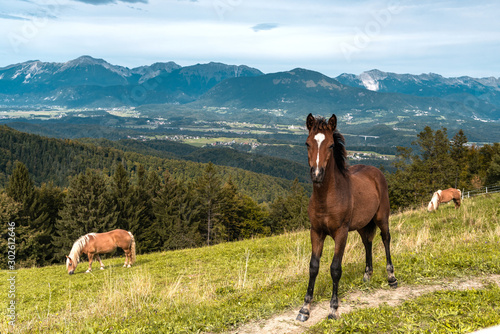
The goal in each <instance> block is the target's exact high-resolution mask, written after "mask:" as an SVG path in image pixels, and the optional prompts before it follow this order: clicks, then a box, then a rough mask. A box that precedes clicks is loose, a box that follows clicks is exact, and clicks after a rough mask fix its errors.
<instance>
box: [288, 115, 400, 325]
mask: <svg viewBox="0 0 500 334" xmlns="http://www.w3.org/2000/svg"><path fill="white" fill-rule="evenodd" d="M306 125H307V129H308V130H309V136H308V137H307V141H306V146H307V154H308V159H309V166H310V167H311V170H310V173H311V179H312V182H313V193H312V195H311V198H310V201H309V207H308V214H309V220H310V221H311V244H312V254H311V262H310V264H309V285H308V287H307V293H306V296H305V299H304V305H303V306H302V308H301V309H300V311H299V314H298V316H297V320H299V321H306V320H307V319H309V314H310V308H311V302H312V299H313V293H314V284H315V281H316V276H317V275H318V271H319V263H320V258H321V254H322V252H323V243H324V241H325V238H326V236H327V235H329V236H331V237H332V238H333V240H334V241H335V252H334V255H333V261H332V264H331V266H330V274H331V276H332V280H333V292H332V298H331V300H330V312H329V315H328V318H329V319H338V316H339V315H338V306H339V302H338V296H337V293H338V287H339V281H340V277H341V276H342V257H343V256H344V250H345V246H346V242H347V235H348V232H349V231H358V233H359V234H360V236H361V240H362V241H363V244H364V246H365V251H366V268H365V273H364V276H363V280H364V281H367V280H369V279H370V277H371V275H372V273H373V266H372V241H373V238H374V236H375V229H376V227H377V226H378V227H379V228H380V230H381V236H382V240H383V242H384V247H385V255H386V260H387V267H386V269H387V274H388V281H389V285H390V286H391V287H393V288H396V287H397V284H398V283H397V280H396V277H395V276H394V267H393V265H392V261H391V253H390V240H391V236H390V234H389V211H390V210H389V209H390V206H389V193H388V190H387V182H386V180H385V177H384V175H383V174H382V172H381V171H380V170H379V169H377V168H375V167H372V166H365V165H355V166H352V167H350V168H348V166H347V161H346V159H347V152H346V149H345V142H344V137H343V136H342V135H341V134H340V133H339V132H338V131H336V127H337V117H336V116H335V115H332V117H331V118H330V119H329V120H328V121H326V120H325V119H324V118H315V117H313V116H312V115H311V114H309V116H307V121H306Z"/></svg>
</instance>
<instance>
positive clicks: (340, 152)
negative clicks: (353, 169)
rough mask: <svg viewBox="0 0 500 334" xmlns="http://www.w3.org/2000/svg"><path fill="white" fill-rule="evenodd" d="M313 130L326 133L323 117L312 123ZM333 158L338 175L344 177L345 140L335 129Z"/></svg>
mask: <svg viewBox="0 0 500 334" xmlns="http://www.w3.org/2000/svg"><path fill="white" fill-rule="evenodd" d="M312 129H313V130H315V131H326V130H327V129H328V123H327V121H326V119H325V118H324V117H317V118H316V122H314V125H313V128H312ZM333 144H334V145H333V158H334V160H335V164H336V165H337V168H338V169H339V171H340V173H342V175H344V176H345V174H346V172H347V170H348V168H349V166H348V164H347V150H346V149H345V138H344V136H342V134H341V133H340V132H338V131H337V129H335V131H333Z"/></svg>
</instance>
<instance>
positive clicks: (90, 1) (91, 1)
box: [73, 0, 149, 5]
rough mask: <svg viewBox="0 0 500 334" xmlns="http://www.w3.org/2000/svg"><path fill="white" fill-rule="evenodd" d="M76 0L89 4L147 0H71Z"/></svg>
mask: <svg viewBox="0 0 500 334" xmlns="http://www.w3.org/2000/svg"><path fill="white" fill-rule="evenodd" d="M73 1H78V2H83V3H86V4H89V5H108V4H111V3H116V2H117V1H118V2H126V3H138V2H141V3H148V1H149V0H73Z"/></svg>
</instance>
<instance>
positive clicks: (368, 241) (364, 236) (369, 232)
mask: <svg viewBox="0 0 500 334" xmlns="http://www.w3.org/2000/svg"><path fill="white" fill-rule="evenodd" d="M375 227H376V225H375V223H374V222H373V221H372V222H370V223H369V224H368V225H366V226H365V227H364V228H363V229H361V230H358V233H359V235H360V236H361V240H362V241H363V245H364V246H365V259H366V267H365V274H364V275H363V282H368V281H369V280H370V279H371V277H372V275H373V260H372V248H373V247H372V245H373V238H374V237H375Z"/></svg>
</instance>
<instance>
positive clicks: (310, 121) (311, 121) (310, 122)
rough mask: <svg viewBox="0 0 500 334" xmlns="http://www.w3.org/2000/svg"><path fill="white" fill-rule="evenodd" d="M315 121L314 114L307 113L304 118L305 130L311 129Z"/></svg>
mask: <svg viewBox="0 0 500 334" xmlns="http://www.w3.org/2000/svg"><path fill="white" fill-rule="evenodd" d="M315 121H316V120H315V119H314V116H313V115H312V114H309V115H307V119H306V126H307V130H309V131H311V129H312V127H313V126H314V122H315Z"/></svg>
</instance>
